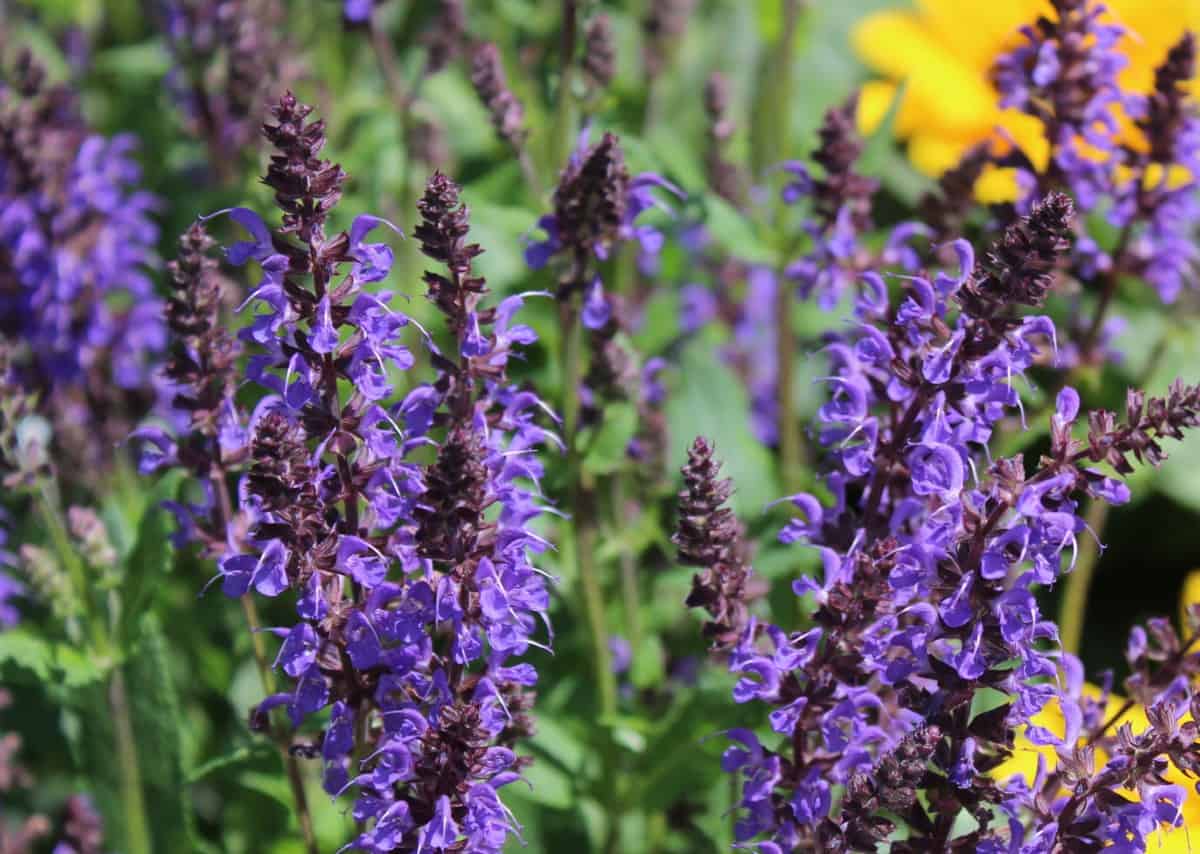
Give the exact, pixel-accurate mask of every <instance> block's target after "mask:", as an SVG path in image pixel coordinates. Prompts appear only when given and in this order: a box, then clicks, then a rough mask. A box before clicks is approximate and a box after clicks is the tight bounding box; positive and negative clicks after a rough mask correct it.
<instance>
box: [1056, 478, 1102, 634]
mask: <svg viewBox="0 0 1200 854" xmlns="http://www.w3.org/2000/svg"><path fill="white" fill-rule="evenodd" d="M1086 521H1087V526H1088V527H1089V528H1091V529H1092V534H1093V535H1094V536H1092V537H1086V538H1084V540H1083V541H1082V542H1081V543H1080V544H1079V557H1078V559H1077V560H1076V561H1075V569H1074V570H1073V571H1072V572H1071V573H1070V574H1069V575H1067V577H1066V581H1065V586H1064V588H1063V599H1062V605H1061V606H1060V609H1059V614H1058V627H1059V628H1058V632H1059V638H1060V640H1061V642H1062V648H1063V649H1064V650H1066V651H1067V652H1069V653H1071V654H1072V655H1078V654H1079V642H1080V640H1082V638H1083V625H1084V617H1085V616H1086V615H1087V603H1088V592H1089V591H1090V590H1091V587H1092V578H1093V577H1094V576H1095V574H1096V563H1097V561H1098V559H1099V557H1100V543H1099V542H1098V539H1099V538H1100V537H1101V536H1102V535H1103V533H1104V525H1105V522H1107V521H1108V503H1107V502H1105V501H1100V500H1097V499H1093V500H1092V502H1091V504H1090V505H1089V506H1088V511H1087V517H1086Z"/></svg>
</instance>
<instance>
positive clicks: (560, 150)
mask: <svg viewBox="0 0 1200 854" xmlns="http://www.w3.org/2000/svg"><path fill="white" fill-rule="evenodd" d="M578 31H579V7H578V4H577V3H576V0H563V3H562V24H561V26H560V27H559V36H560V40H559V57H558V92H557V94H556V96H555V98H556V100H555V105H554V107H555V109H554V136H553V137H552V139H551V144H552V145H553V149H552V151H551V154H552V155H553V156H552V158H551V160H550V165H551V168H558V166H559V165H560V164H562V163H565V162H566V159H567V152H568V151H570V150H571V139H572V138H573V137H574V136H575V118H574V112H575V111H574V107H575V95H574V92H573V91H572V84H573V82H574V77H575V43H576V39H577V37H578Z"/></svg>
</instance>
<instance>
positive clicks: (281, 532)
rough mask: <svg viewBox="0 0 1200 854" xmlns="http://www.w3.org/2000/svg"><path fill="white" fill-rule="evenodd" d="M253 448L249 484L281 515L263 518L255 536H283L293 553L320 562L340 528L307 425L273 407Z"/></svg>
mask: <svg viewBox="0 0 1200 854" xmlns="http://www.w3.org/2000/svg"><path fill="white" fill-rule="evenodd" d="M251 453H252V455H253V462H252V463H251V465H250V473H249V476H248V477H247V486H248V489H249V491H250V493H251V494H252V495H255V496H257V497H258V498H259V499H260V500H261V502H262V506H263V507H264V508H265V509H268V510H271V511H273V512H274V513H275V514H276V515H277V516H278V517H279V518H278V520H277V521H275V522H260V523H259V524H258V525H257V526H256V527H255V530H254V532H253V533H254V536H255V537H257V538H261V539H268V538H278V539H279V540H280V541H282V542H283V543H284V544H285V545H286V546H288V547H289V550H290V551H291V553H292V554H293V556H297V555H304V556H305V558H306V560H307V561H309V562H311V563H313V564H316V563H318V562H320V561H318V552H320V553H322V554H324V553H326V552H328V551H329V547H330V546H331V545H332V544H334V543H335V542H336V532H335V531H333V530H331V525H330V522H329V519H328V518H327V514H326V512H325V503H324V502H323V501H322V499H321V496H319V495H318V494H317V491H316V489H315V487H314V486H313V483H314V481H315V477H316V475H315V472H314V470H313V467H312V462H311V459H310V457H311V454H310V452H309V450H308V446H307V445H306V444H305V436H304V431H303V430H302V429H301V428H300V427H299V426H297V425H296V424H294V423H292V422H291V421H289V420H288V418H287V416H286V415H284V414H283V413H281V412H278V411H273V412H268V413H267V414H266V415H264V416H263V418H262V419H261V420H260V421H259V423H258V425H257V428H256V430H255V432H254V438H253V443H252V449H251ZM325 556H326V557H330V555H327V554H326V555H325ZM330 562H331V561H330ZM289 575H291V573H289Z"/></svg>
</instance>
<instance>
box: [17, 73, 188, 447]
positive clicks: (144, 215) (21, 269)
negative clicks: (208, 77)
mask: <svg viewBox="0 0 1200 854" xmlns="http://www.w3.org/2000/svg"><path fill="white" fill-rule="evenodd" d="M135 146H136V144H135V142H134V139H133V138H132V137H131V136H128V135H121V136H116V137H113V138H111V139H110V138H106V137H104V136H101V135H99V134H97V133H94V132H93V131H91V130H90V129H89V128H88V126H87V124H86V123H85V122H84V120H83V117H82V116H81V115H80V112H79V108H78V104H77V103H76V99H75V96H74V94H73V93H72V92H71V90H70V89H69V88H67V87H66V86H65V85H60V84H52V83H50V82H49V81H48V80H47V79H46V76H45V73H44V71H43V70H42V68H41V67H40V66H39V65H38V64H37V63H36V62H35V61H34V60H33V59H32V57H31V56H30V55H29V54H28V53H22V54H21V55H20V56H19V57H18V58H17V60H16V62H15V63H14V65H13V68H12V69H11V73H9V74H7V75H4V76H3V78H2V82H0V335H2V336H4V337H5V338H8V339H10V341H12V342H13V344H14V345H16V346H15V347H14V351H13V355H14V370H15V373H16V377H17V379H18V380H19V382H20V383H21V384H22V385H23V386H25V387H26V388H27V389H29V390H30V391H31V392H34V393H37V394H39V395H40V402H41V405H42V406H44V407H45V408H46V409H47V410H49V411H50V412H51V414H52V415H53V416H54V420H55V426H56V431H57V432H56V438H57V439H58V444H59V446H60V447H61V448H62V449H63V450H64V453H68V454H69V455H70V456H71V457H72V458H74V459H79V458H82V461H86V462H87V463H88V464H89V465H91V466H92V467H93V468H95V467H98V466H99V465H100V462H101V460H102V459H105V458H106V452H107V450H108V448H110V447H111V445H112V443H113V442H116V441H119V440H120V439H123V438H124V437H125V435H126V434H127V433H128V429H129V426H130V418H131V417H132V418H136V417H139V416H140V415H141V414H143V413H144V412H145V411H146V409H147V408H148V407H149V405H150V404H151V403H152V402H153V400H154V390H153V388H152V384H151V377H152V373H153V366H154V360H155V355H156V354H157V353H159V352H161V351H162V349H163V347H164V345H165V330H164V329H163V325H162V322H161V308H160V303H159V302H158V300H157V299H156V297H155V295H154V286H153V283H152V282H151V280H150V278H149V277H148V276H147V274H146V269H147V267H148V266H150V265H151V264H152V263H153V262H154V260H155V256H154V248H153V247H154V243H155V241H156V240H157V238H158V229H157V227H156V226H155V224H154V223H153V221H152V219H151V214H152V212H153V211H154V210H155V208H156V206H157V202H156V200H155V199H154V197H153V196H151V195H150V194H148V193H145V192H143V191H141V190H139V189H138V183H139V181H140V178H141V173H140V170H139V168H138V166H137V164H136V163H135V162H134V160H133V157H132V153H133V150H134V148H135ZM17 347H19V349H17Z"/></svg>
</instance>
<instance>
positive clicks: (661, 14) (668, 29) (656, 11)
mask: <svg viewBox="0 0 1200 854" xmlns="http://www.w3.org/2000/svg"><path fill="white" fill-rule="evenodd" d="M695 6H696V0H651V2H650V4H649V6H648V7H647V9H646V17H645V18H643V19H642V36H643V38H644V39H645V43H644V46H643V49H642V56H643V57H644V61H645V64H646V73H647V74H648V75H649V76H650V77H657V76H658V75H660V74H662V73H663V71H664V70H666V67H667V63H668V62H669V60H670V55H671V52H672V50H673V49H674V47H675V43H676V42H677V41H678V40H679V39H680V38H682V36H683V34H684V32H685V31H686V30H687V25H688V21H689V20H690V19H691V17H692V12H693V11H694V9H695Z"/></svg>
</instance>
